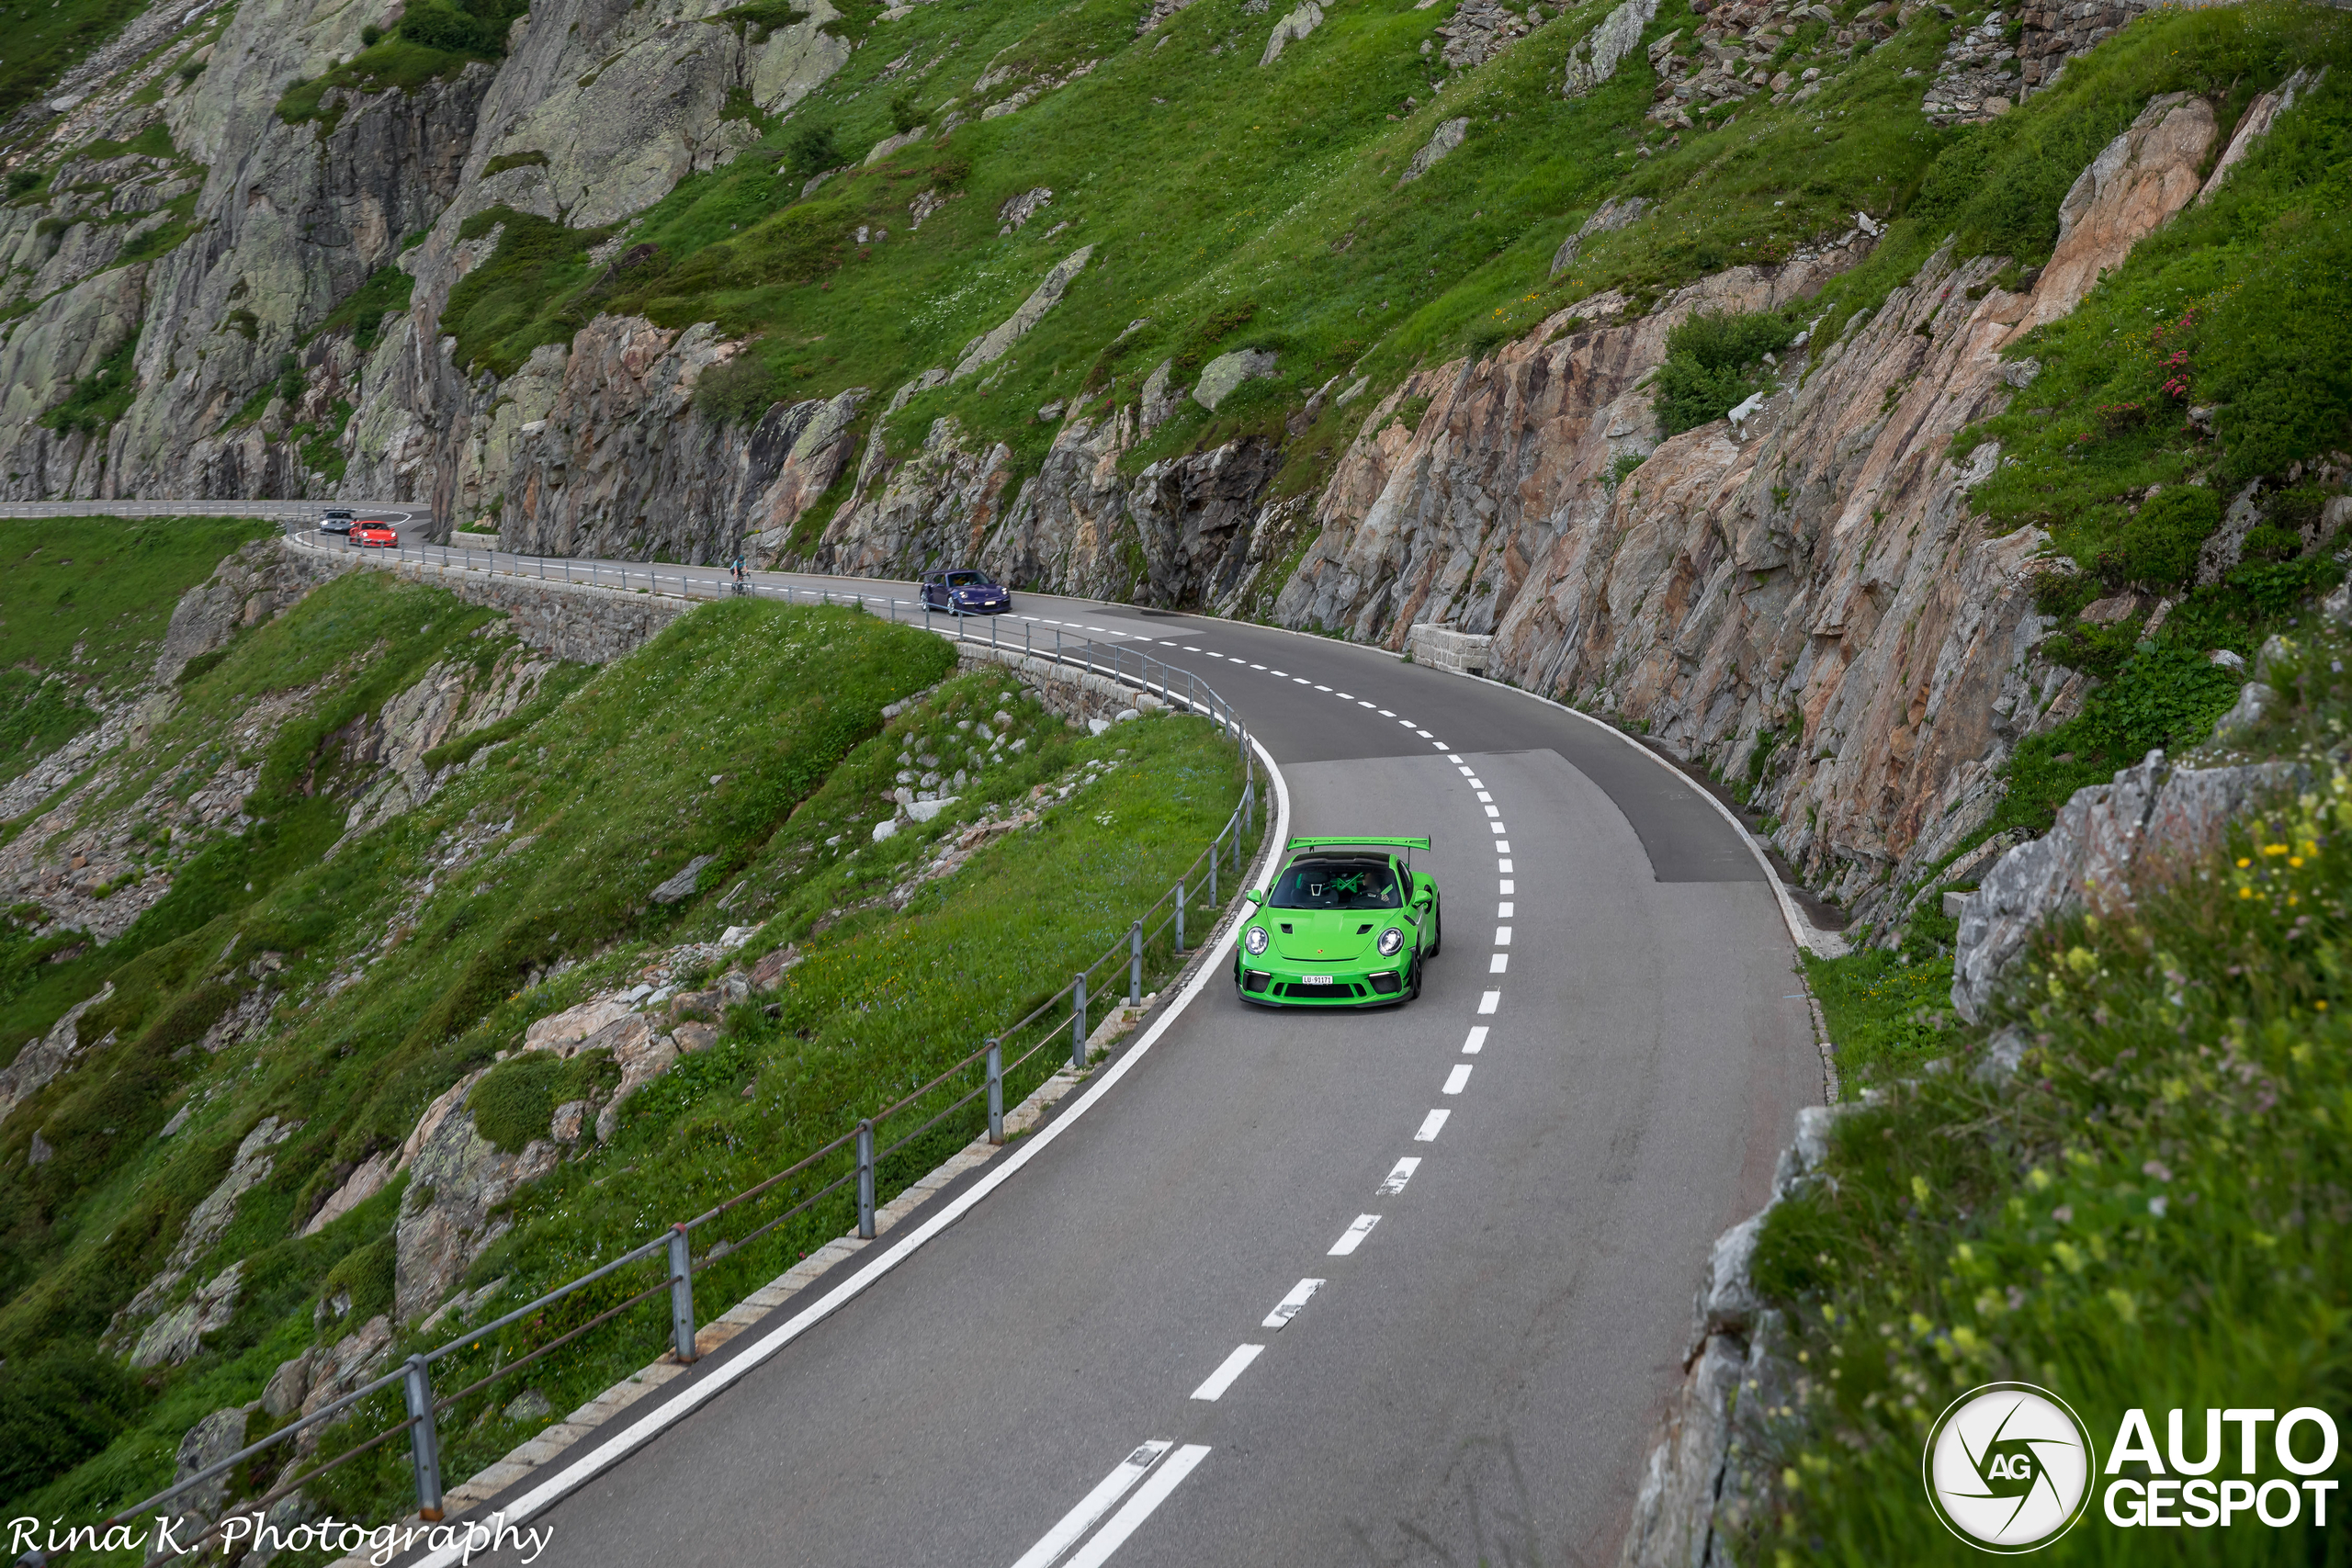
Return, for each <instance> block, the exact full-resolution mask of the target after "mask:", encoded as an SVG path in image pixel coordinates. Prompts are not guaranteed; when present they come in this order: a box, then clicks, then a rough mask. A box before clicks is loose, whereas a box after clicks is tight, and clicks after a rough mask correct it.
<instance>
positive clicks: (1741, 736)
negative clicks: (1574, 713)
mask: <svg viewBox="0 0 2352 1568" xmlns="http://www.w3.org/2000/svg"><path fill="white" fill-rule="evenodd" d="M2192 104H2194V105H2196V107H2191V105H2192ZM2201 107H2202V106H2201V104H2198V103H2197V101H2196V100H2188V101H2187V102H2182V101H2175V100H2168V99H2167V100H2159V101H2158V102H2156V103H2154V104H2152V105H2150V106H2149V107H2148V110H2147V112H2146V113H2144V114H2143V115H2142V116H2141V117H2140V118H2139V119H2138V120H2137V121H2136V122H2135V123H2134V124H2133V126H2132V127H2131V129H2130V130H2127V131H2126V132H2125V133H2124V134H2123V135H2122V136H2120V137H2119V138H2117V140H2116V141H2115V143H2114V145H2113V146H2111V147H2109V149H2108V150H2107V152H2104V153H2102V154H2101V156H2100V158H2099V160H2098V162H2097V163H2095V164H2094V165H2093V166H2092V168H2091V169H2090V170H2086V173H2085V175H2083V177H2082V180H2081V181H2078V182H2077V185H2076V186H2075V192H2074V194H2073V195H2071V196H2070V197H2069V198H2068V204H2067V205H2068V217H2067V220H2066V224H2067V226H2066V228H2065V230H2064V235H2063V236H2062V239H2061V248H2060V258H2063V259H2064V265H2054V263H2053V265H2052V267H2051V268H2049V269H2047V270H2045V271H2044V273H2043V274H2042V275H2041V278H2040V279H2039V280H2038V281H2037V282H2036V283H2035V284H2034V286H2033V287H2032V288H2030V290H2028V291H2026V292H2024V293H2009V292H2006V291H2004V290H2002V289H2000V288H1997V287H1995V286H1994V278H1995V276H1996V274H1997V273H1998V272H1999V270H2000V265H2001V264H2000V262H1999V260H1998V258H1991V257H1987V258H1980V259H1978V260H1975V261H1972V262H1968V263H1964V264H1963V263H1957V262H1955V261H1954V260H1952V259H1951V256H1950V255H1949V254H1938V255H1936V256H1934V257H1933V258H1931V259H1930V260H1929V261H1928V263H1927V264H1926V265H1923V266H1922V267H1921V268H1920V270H1919V272H1918V274H1917V276H1915V277H1914V278H1913V279H1912V280H1911V281H1910V282H1908V283H1907V284H1905V285H1904V286H1902V287H1900V288H1896V289H1894V291H1893V292H1892V293H1891V294H1890V295H1889V296H1888V298H1887V299H1886V302H1885V304H1884V305H1883V307H1882V308H1881V309H1880V310H1878V311H1877V313H1876V314H1875V315H1873V316H1871V318H1870V319H1869V320H1867V321H1860V322H1858V323H1855V324H1852V325H1850V326H1849V328H1848V330H1847V332H1846V333H1845V335H1844V336H1843V337H1842V338H1841V339H1840V340H1839V341H1838V342H1835V343H1826V344H1821V343H1812V342H1810V341H1806V342H1804V343H1803V344H1801V346H1802V347H1803V348H1804V353H1805V355H1806V358H1805V365H1806V369H1805V374H1804V378H1803V382H1802V385H1801V386H1800V385H1797V384H1795V383H1796V379H1797V378H1796V377H1795V375H1794V373H1793V372H1794V368H1795V364H1796V362H1795V361H1792V363H1791V365H1789V366H1787V367H1783V369H1784V371H1785V372H1786V374H1784V376H1783V378H1782V379H1781V385H1780V387H1779V388H1778V389H1775V390H1772V391H1770V393H1768V394H1767V395H1766V396H1765V397H1764V398H1762V399H1761V400H1758V402H1757V403H1756V404H1755V405H1754V406H1753V407H1752V409H1751V410H1750V411H1748V417H1747V419H1745V420H1744V421H1742V422H1740V423H1729V422H1719V423H1714V424H1709V425H1702V426H1701V427H1700V428H1698V429H1696V430H1692V431H1688V432H1685V433H1684V434H1679V435H1676V436H1674V437H1672V438H1671V439H1669V440H1667V441H1664V442H1662V443H1661V442H1657V440H1656V437H1655V435H1654V434H1653V431H1654V429H1655V423H1654V420H1653V417H1652V415H1651V413H1650V411H1649V407H1648V394H1647V392H1646V390H1645V388H1644V386H1643V384H1642V383H1643V380H1644V378H1645V375H1646V374H1647V373H1648V372H1649V371H1650V370H1651V369H1652V368H1653V367H1656V366H1657V364H1658V363H1659V360H1660V358H1661V357H1662V354H1663V348H1664V342H1665V333H1666V331H1667V329H1668V326H1670V325H1671V324H1672V323H1673V322H1674V321H1679V320H1680V319H1681V318H1682V317H1683V316H1684V315H1686V314H1688V313H1689V312H1691V311H1693V310H1726V309H1729V310H1756V309H1762V308H1770V307H1775V306H1779V305H1782V304H1785V303H1788V302H1791V301H1793V300H1798V299H1803V298H1804V296H1805V295H1806V294H1808V293H1810V292H1811V291H1812V290H1813V289H1814V288H1817V287H1818V285H1819V283H1820V282H1821V281H1822V280H1823V279H1825V278H1826V276H1828V275H1829V274H1830V273H1832V272H1834V271H1835V270H1837V269H1838V268H1840V267H1842V266H1845V265H1850V264H1851V262H1852V261H1853V260H1854V259H1856V258H1858V257H1859V256H1860V255H1861V254H1866V253H1867V251H1868V249H1869V248H1870V245H1871V241H1870V238H1869V236H1868V235H1866V234H1864V233H1862V232H1860V230H1859V228H1858V230H1857V231H1855V232H1853V233H1850V234H1849V235H1848V236H1847V237H1846V239H1845V241H1844V242H1843V243H1841V244H1839V245H1838V246H1835V247H1832V248H1830V249H1829V250H1826V251H1824V252H1821V253H1817V254H1810V255H1806V254H1800V256H1799V257H1797V258H1796V259H1794V260H1792V261H1791V262H1790V263H1788V264H1786V265H1782V266H1781V267H1779V268H1777V269H1771V270H1764V269H1754V268H1737V269H1735V270H1733V271H1732V272H1729V273H1725V274H1722V275H1719V276H1716V277H1713V278H1710V279H1707V280H1705V281H1704V282H1702V283H1701V284H1699V285H1695V286H1693V287H1692V288H1687V289H1685V290H1682V291H1681V292H1679V293H1678V294H1677V295H1675V296H1673V297H1671V298H1669V299H1667V300H1664V301H1661V303H1660V305H1659V306H1658V308H1657V309H1656V310H1652V311H1651V312H1650V313H1649V314H1647V315H1645V316H1644V317H1641V318H1639V319H1635V320H1630V321H1627V320H1623V315H1624V311H1623V306H1622V302H1620V301H1617V300H1614V299H1608V298H1600V299H1588V300H1586V301H1584V302H1583V303H1581V304H1579V305H1577V307H1575V308H1574V315H1575V317H1576V319H1574V320H1572V319H1570V312H1562V313H1561V315H1560V316H1559V317H1557V318H1555V320H1554V321H1549V322H1547V323H1546V324H1545V326H1544V329H1543V330H1542V331H1540V332H1538V333H1534V334H1532V335H1531V336H1529V337H1527V338H1524V339H1521V340H1520V342H1518V343H1516V344H1510V345H1507V346H1506V347H1504V348H1503V349H1502V350H1500V351H1499V352H1498V353H1497V354H1496V355H1493V356H1492V357H1491V358H1487V359H1482V360H1476V361H1463V362H1457V363H1455V364H1453V365H1448V366H1444V367H1439V368H1436V369H1433V370H1429V371H1424V372H1421V373H1419V375H1416V376H1414V377H1412V378H1409V379H1408V381H1407V382H1406V383H1405V384H1404V385H1403V386H1401V387H1399V388H1398V389H1397V390H1396V391H1395V392H1394V393H1393V394H1392V395H1391V397H1390V398H1389V400H1387V401H1386V402H1385V403H1384V404H1383V405H1382V407H1381V408H1380V409H1378V410H1376V411H1375V412H1374V414H1373V415H1372V417H1371V418H1370V419H1368V420H1367V421H1366V422H1365V424H1364V426H1363V430H1362V433H1361V434H1359V436H1358V437H1357V439H1356V441H1355V442H1354V443H1353V444H1352V445H1351V446H1350V448H1349V450H1348V452H1347V453H1346V454H1345V456H1344V457H1343V458H1342V459H1341V461H1340V467H1339V470H1338V472H1337V473H1336V474H1335V475H1334V477H1333V479H1332V481H1331V483H1330V484H1329V486H1328V487H1327V488H1326V490H1325V491H1324V493H1323V496H1322V498H1321V501H1320V502H1319V504H1318V507H1317V523H1318V524H1319V525H1320V528H1321V532H1320V534H1319V536H1318V537H1317V540H1316V543H1315V544H1314V546H1313V547H1311V548H1310V549H1309V550H1308V551H1307V553H1306V558H1305V559H1304V561H1303V562H1302V564H1301V566H1300V569H1299V570H1298V572H1297V574H1296V576H1295V578H1294V579H1293V580H1292V581H1290V582H1289V583H1288V584H1287V585H1286V586H1285V587H1284V588H1283V593H1282V597H1281V600H1280V601H1279V604H1278V605H1277V611H1276V613H1277V615H1278V618H1280V619H1281V620H1283V622H1285V623H1286V624H1289V625H1293V626H1323V627H1328V628H1331V629H1335V630H1342V631H1345V632H1347V633H1348V634H1349V635H1351V636H1352V637H1360V638H1363V639H1366V640H1371V641H1377V642H1380V643H1382V644H1383V645H1385V646H1387V647H1391V648H1401V647H1402V646H1403V645H1404V642H1405V639H1406V636H1407V634H1408V631H1409V629H1410V628H1411V627H1412V626H1414V625H1415V624H1417V623H1436V624H1438V625H1441V626H1447V627H1451V628H1453V629H1458V630H1461V631H1465V632H1470V633H1474V634H1491V635H1492V636H1493V637H1494V643H1493V645H1492V650H1491V657H1490V662H1489V670H1490V672H1491V673H1496V674H1500V675H1503V676H1505V677H1507V678H1509V679H1510V680H1512V681H1514V682H1518V683H1519V684H1521V685H1524V686H1526V687H1528V688H1530V689H1532V690H1535V691H1539V692H1544V693H1546V694H1552V695H1555V696H1557V697H1559V698H1561V699H1562V700H1564V701H1567V702H1571V703H1574V704H1576V705H1579V706H1582V707H1585V708H1587V709H1589V710H1591V711H1596V712H1600V713H1606V714H1610V715H1612V716H1617V717H1620V718H1622V719H1625V720H1629V721H1639V722H1641V723H1643V724H1645V726H1646V727H1647V730H1648V733H1649V734H1650V735H1651V737H1652V738H1653V739H1656V740H1657V741H1659V742H1661V743H1663V744H1664V745H1666V746H1667V747H1668V749H1670V750H1673V751H1674V752H1676V753H1677V754H1678V755H1680V756H1682V757H1684V758H1686V759H1689V760H1692V761H1702V762H1703V763H1705V764H1706V765H1708V766H1710V767H1713V768H1716V769H1720V770H1722V771H1724V772H1725V773H1744V772H1746V771H1747V767H1748V765H1749V762H1750V761H1751V756H1752V753H1753V752H1754V750H1756V749H1757V748H1759V747H1761V748H1766V749H1767V750H1768V760H1769V761H1770V766H1769V768H1768V769H1767V771H1766V777H1767V778H1768V779H1769V780H1770V784H1769V785H1768V790H1767V793H1766V795H1764V797H1763V799H1762V801H1761V802H1760V804H1762V805H1763V806H1764V807H1765V808H1766V809H1768V810H1770V812H1771V813H1772V814H1774V815H1775V816H1777V817H1778V818H1780V819H1781V823H1782V824H1783V826H1782V827H1781V829H1780V830H1779V832H1778V834H1777V835H1776V843H1777V845H1778V847H1779V848H1780V849H1781V851H1782V852H1784V853H1786V854H1787V855H1788V856H1789V857H1790V859H1791V860H1792V861H1793V862H1794V863H1796V864H1797V865H1798V866H1799V868H1800V869H1801V870H1802V871H1803V872H1804V874H1805V875H1806V877H1807V878H1808V880H1810V881H1813V882H1815V884H1816V885H1821V886H1826V888H1827V889H1828V890H1829V891H1830V892H1832V893H1833V894H1835V895H1836V896H1838V897H1842V898H1844V899H1846V900H1847V901H1849V903H1851V904H1853V905H1854V906H1855V907H1856V908H1858V909H1859V910H1860V912H1861V913H1863V914H1864V915H1865V916H1870V915H1872V914H1873V913H1874V912H1875V904H1874V902H1873V901H1874V900H1875V899H1877V898H1880V897H1883V896H1884V894H1885V893H1886V892H1887V891H1890V890H1892V889H1893V888H1894V887H1897V886H1900V885H1901V884H1902V882H1903V881H1904V880H1905V877H1906V875H1907V874H1908V873H1909V871H1910V868H1912V867H1914V866H1917V865H1920V864H1923V863H1928V862H1931V861H1933V860H1935V859H1937V858H1939V857H1940V856H1941V855H1943V854H1945V853H1947V852H1949V849H1950V847H1951V845H1953V844H1956V843H1958V842H1960V841H1961V840H1962V839H1964V838H1965V837H1966V836H1967V835H1968V834H1970V833H1972V832H1973V831H1974V830H1975V829H1976V828H1977V827H1978V826H1979V825H1980V824H1981V823H1982V822H1983V821H1984V819H1985V816H1986V815H1987V814H1988V813H1989V812H1990V811H1991V809H1992V808H1993V807H1994V805H1995V804H1996V802H1997V799H1998V784H1997V782H1996V770H1997V769H1998V767H1999V766H2000V764H2001V763H2002V761H2005V760H2006V758H2007V755H2008V752H2009V750H2011V749H2012V748H2013V747H2014V746H2015V745H2016V743H2017V742H2018V739H2021V738H2022V737H2024V736H2025V735H2027V734H2030V733H2031V732H2032V731H2033V730H2034V729H2036V728H2041V727H2044V726H2047V725H2049V724H2052V723H2055V722H2058V721H2060V720H2062V719H2064V717H2066V716H2069V715H2070V714H2071V712H2072V711H2073V710H2072V705H2073V704H2075V703H2076V702H2078V701H2079V694H2080V690H2081V683H2080V682H2079V680H2078V679H2069V678H2068V677H2067V676H2066V674H2065V672H2064V671H2056V670H2052V669H2049V668H2046V667H2043V666H2041V665H2039V664H2038V663H2037V662H2036V661H2035V660H2033V658H2032V657H2031V651H2032V649H2033V646H2034V644H2035V643H2036V642H2037V641H2038V640H2039V639H2040V637H2041V633H2042V631H2043V629H2044V628H2043V626H2042V624H2041V619H2040V617H2039V616H2037V615H2035V614H2034V613H2033V609H2032V605H2031V604H2030V595H2029V594H2028V593H2027V592H2026V590H2025V580H2026V574H2027V570H2028V567H2027V563H2028V562H2029V561H2030V559H2031V558H2032V557H2033V555H2034V554H2035V552H2036V551H2037V550H2038V549H2039V548H2040V547H2041V543H2042V540H2041V536H2039V535H2038V534H2037V533H2035V532H2033V531H2031V530H2025V531H2021V532H2019V533H2017V534H2012V535H2009V536H1999V537H1996V536H1989V535H1987V534H1986V533H1985V530H1984V528H1983V526H1982V525H1981V523H1979V522H1978V521H1977V520H1976V519H1974V518H1973V517H1972V516H1971V514H1970V507H1969V503H1968V492H1969V490H1970V488H1971V487H1972V486H1973V485H1974V484H1975V483H1976V482H1978V481H1979V480H1980V479H1983V478H1984V477H1985V475H1987V474H1989V473H1990V472H1991V465H1992V464H1993V463H1994V462H1996V461H1997V459H1998V457H1999V454H1998V452H1997V450H1996V449H1995V448H1994V447H1992V446H1979V447H1978V448H1977V449H1976V450H1975V451H1974V452H1973V454H1971V456H1970V457H1969V458H1968V459H1967V460H1966V461H1964V462H1955V461H1954V460H1953V459H1952V458H1951V455H1950V451H1949V444H1950V440H1951V435H1952V434H1953V433H1954V432H1956V431H1957V430H1959V429H1960V428H1961V427H1962V425H1963V424H1966V423H1970V422H1971V421H1973V420H1976V419H1980V418H1983V417H1985V415H1987V414H1990V413H1992V412H1997V411H1998V410H1999V409H2000V408H2002V407H2004V406H2006V403H2007V398H2008V396H2009V392H2010V387H2009V383H2008V381H2007V379H2005V378H2004V370H2005V366H2004V364H2003V362H2002V360H2001V359H2000V357H1999V355H2000V351H2001V349H2002V348H2003V346H2004V345H2006V344H2008V343H2010V342H2011V341H2013V340H2014V338H2015V337H2016V336H2017V335H2018V333H2021V332H2023V331H2025V330H2027V329H2028V328H2029V327H2030V324H2031V323H2033V322H2035V321H2043V320H2049V319H2052V318H2054V317H2055V316H2058V315H2063V314H2064V313H2065V312H2066V311H2067V310H2072V309H2073V307H2074V306H2075V303H2077V302H2078V301H2079V299H2080V298H2081V296H2082V294H2083V292H2084V291H2086V289H2087V288H2089V286H2090V284H2091V283H2092V282H2093V281H2094V280H2095V279H2096V277H2097V276H2098V271H2099V270H2101V269H2103V268H2106V267H2111V266H2113V265H2116V264H2118V263H2119V262H2120V261H2121V260H2122V259H2123V257H2124V255H2125V254H2128V253H2129V251H2130V249H2131V245H2132V244H2133V243H2136V242H2137V240H2138V239H2139V238H2141V237H2143V235H2145V234H2146V233H2148V232H2151V231H2153V230H2154V228H2155V227H2157V226H2158V225H2160V224H2161V223H2162V222H2163V221H2164V220H2165V218H2166V217H2168V216H2169V215H2170V213H2171V212H2172V211H2174V210H2177V208H2178V207H2179V205H2180V204H2181V203H2183V202H2185V201H2187V200H2188V198H2189V197H2193V196H2194V195H2195V194H2196V183H2195V174H2196V168H2197V165H2198V163H2199V160H2200V159H2201V158H2202V157H2203V155H2204V153H2205V152H2207V151H2208V150H2209V149H2210V146H2211V141H2212V130H2211V118H2210V115H2201V114H2200V113H2199V110H2200V109H2201ZM1587 323H1589V324H1587ZM1411 397H1423V398H1427V399H1428V400H1429V408H1428V412H1426V413H1425V414H1424V415H1423V416H1422V418H1421V419H1420V421H1419V425H1418V427H1417V428H1415V429H1413V430H1410V431H1408V430H1405V429H1403V428H1401V426H1399V425H1397V423H1393V422H1392V421H1391V419H1390V414H1391V413H1392V412H1394V411H1395V410H1396V409H1397V408H1399V407H1401V406H1402V405H1403V404H1404V401H1405V400H1406V399H1407V398H1411ZM1645 455H1646V456H1645ZM1644 456H1645V460H1643V461H1642V462H1641V464H1640V466H1639V467H1637V468H1633V469H1632V470H1631V471H1630V472H1626V473H1623V477H1622V479H1621V480H1620V482H1619V483H1618V484H1617V485H1616V487H1615V489H1614V491H1613V493H1612V491H1611V488H1610V486H1609V485H1608V484H1607V483H1606V482H1604V481H1606V480H1607V479H1610V478H1611V471H1612V468H1615V467H1616V466H1617V465H1618V462H1619V459H1620V458H1621V457H1623V458H1625V459H1627V460H1631V459H1632V458H1634V457H1644Z"/></svg>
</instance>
